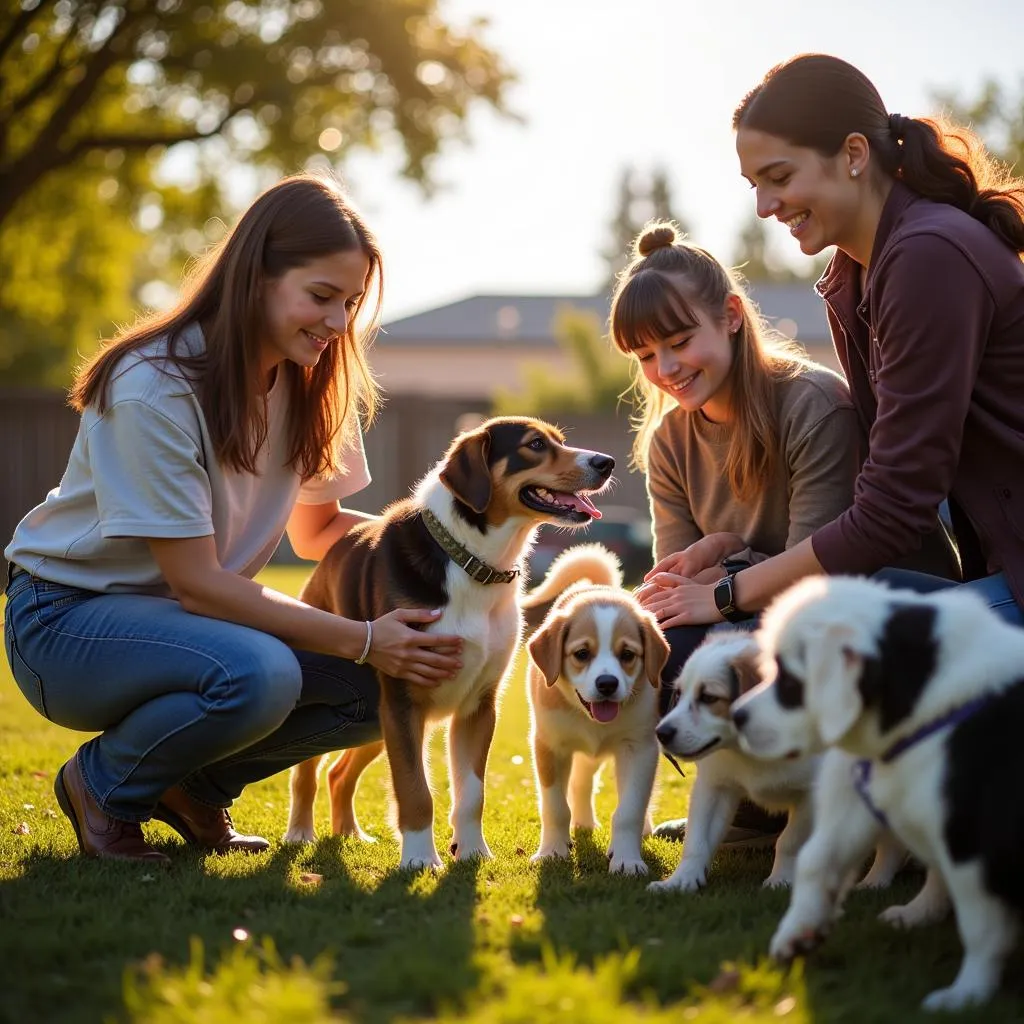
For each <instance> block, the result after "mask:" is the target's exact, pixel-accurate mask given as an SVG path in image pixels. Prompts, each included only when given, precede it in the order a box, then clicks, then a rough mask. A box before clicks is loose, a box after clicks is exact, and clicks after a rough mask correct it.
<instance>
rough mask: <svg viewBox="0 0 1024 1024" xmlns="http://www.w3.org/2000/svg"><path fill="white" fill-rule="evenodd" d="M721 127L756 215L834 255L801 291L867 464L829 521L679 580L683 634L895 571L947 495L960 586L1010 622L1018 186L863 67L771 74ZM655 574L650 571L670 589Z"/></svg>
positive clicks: (1019, 530)
mask: <svg viewBox="0 0 1024 1024" xmlns="http://www.w3.org/2000/svg"><path fill="white" fill-rule="evenodd" d="M733 125H734V128H735V129H736V148H737V152H738V154H739V158H740V167H741V171H742V174H743V176H744V177H745V178H746V179H747V180H748V181H749V182H750V184H751V187H752V188H753V189H754V190H755V193H756V196H757V212H758V214H759V216H761V217H775V218H776V219H777V220H779V221H781V222H782V223H783V224H785V225H786V226H787V227H788V228H789V231H790V234H791V235H792V236H793V237H794V238H795V239H796V240H797V242H798V244H799V246H800V249H801V250H802V251H803V252H804V253H806V254H807V255H814V254H816V253H819V252H821V251H822V250H823V249H825V248H827V247H828V246H835V247H836V250H837V251H836V254H835V256H834V257H833V259H832V262H831V263H830V264H829V267H828V269H827V270H826V272H825V275H824V276H823V277H822V279H821V281H820V282H819V283H818V285H817V289H818V292H819V294H820V295H821V297H822V298H823V299H824V301H825V304H826V306H827V307H828V318H829V324H830V327H831V330H832V337H833V341H834V343H835V346H836V350H837V352H838V355H839V359H840V361H841V363H842V365H843V369H844V370H845V372H846V376H847V379H848V381H849V385H850V391H851V395H852V397H853V400H854V404H855V406H856V409H857V412H858V416H859V419H860V423H861V426H862V428H863V432H864V437H865V439H866V445H865V458H864V462H863V465H862V468H861V472H860V476H859V477H858V480H857V483H856V491H855V500H854V504H853V506H852V507H851V508H850V509H849V510H848V511H847V512H845V513H844V514H843V515H841V516H840V517H839V518H838V519H836V520H834V521H833V522H831V523H829V524H828V525H826V526H824V527H822V528H820V529H819V530H818V531H817V532H815V533H814V534H813V535H812V536H811V537H809V538H808V539H807V540H805V541H803V542H802V543H800V544H798V545H796V546H794V547H792V548H790V549H789V550H788V551H785V552H783V553H782V554H780V555H777V556H775V557H774V558H770V559H768V560H767V561H764V562H760V563H759V564H757V565H754V566H751V567H750V568H747V569H743V570H742V571H741V572H739V573H736V574H735V575H734V576H732V577H727V578H725V579H723V580H721V581H720V582H719V583H718V584H715V585H704V586H701V585H698V584H689V585H682V591H683V593H684V594H685V606H686V613H685V614H686V615H687V617H688V619H689V621H690V622H693V623H703V622H716V621H718V620H719V619H720V618H723V617H724V618H726V619H738V618H740V617H742V616H743V615H744V614H745V613H749V612H755V611H757V610H759V609H761V608H763V607H764V606H765V605H766V604H767V603H768V602H769V601H770V600H771V598H772V597H774V595H775V594H777V593H779V592H780V591H781V590H783V589H784V588H785V587H786V586H788V585H789V584H791V583H793V582H794V581H795V580H797V579H799V578H801V577H803V576H807V575H810V574H813V573H850V574H858V575H870V574H874V573H877V572H879V570H882V569H883V568H885V567H887V566H892V565H894V564H896V563H897V562H900V561H903V560H904V559H905V558H906V557H907V556H909V555H911V554H912V553H913V552H915V551H916V550H918V549H919V548H920V546H921V544H922V542H923V541H924V540H926V539H927V538H928V536H929V534H931V533H932V531H933V529H934V525H935V521H936V510H937V509H938V508H939V506H940V504H941V503H942V502H944V501H946V502H948V505H949V509H950V512H951V518H952V526H953V531H954V533H955V537H956V541H957V546H958V548H959V552H960V561H961V565H962V568H963V578H964V580H965V581H967V582H966V584H965V585H966V586H970V587H972V588H975V589H978V590H979V591H981V592H982V594H983V596H984V597H985V598H986V600H988V602H989V604H990V605H991V606H992V607H993V608H995V609H996V610H997V611H998V612H999V614H1001V615H1002V616H1003V617H1004V618H1006V619H1008V620H1009V621H1011V622H1015V623H1018V624H1024V611H1022V609H1024V263H1022V261H1021V253H1024V180H1021V179H1016V180H1015V179H1012V178H1010V177H1009V176H1008V175H1007V174H1006V173H1004V172H1002V170H1001V168H1000V167H999V165H997V164H996V163H995V162H994V161H993V160H992V159H991V158H990V157H989V156H988V155H987V154H986V153H985V151H984V149H983V147H982V146H981V144H980V143H979V142H978V141H977V139H975V138H974V137H973V136H972V135H971V134H970V133H969V132H967V131H965V130H962V129H957V128H953V127H951V126H948V125H946V124H944V123H942V122H939V121H934V120H928V119H923V118H921V119H917V118H909V117H903V116H902V115H900V114H892V113H889V112H887V110H886V108H885V105H884V104H883V103H882V100H881V98H880V97H879V95H878V92H877V90H876V89H875V87H874V86H873V85H872V84H871V82H870V81H868V79H867V78H865V77H864V75H863V74H861V72H859V71H858V70H857V69H856V68H853V67H851V66H850V65H849V64H847V63H845V62H844V61H841V60H838V59H837V58H835V57H830V56H825V55H821V54H805V55H802V56H798V57H795V58H793V59H792V60H790V61H787V62H786V63H784V64H780V65H778V66H777V67H775V68H773V69H772V70H771V71H769V73H768V74H767V75H766V76H765V78H764V80H763V81H762V82H761V83H760V84H759V85H758V86H756V87H755V88H754V89H753V90H752V91H751V92H750V93H749V94H748V95H747V96H746V97H745V98H744V99H743V102H742V103H741V104H740V105H739V107H738V109H737V110H736V114H735V117H734V120H733ZM670 562H671V559H665V560H664V561H663V562H662V563H659V565H657V566H655V567H654V569H653V570H652V572H651V574H650V575H649V578H651V579H654V578H656V577H657V575H658V574H659V573H665V576H663V577H662V579H663V580H664V581H665V583H666V584H671V585H673V586H681V584H680V582H679V577H678V576H670V574H671V572H672V568H671V565H670V564H669V563H670ZM885 575H886V576H887V577H888V578H889V580H890V582H892V583H893V584H894V585H900V586H912V587H914V588H916V589H922V590H927V589H934V588H937V587H940V586H949V585H950V584H949V582H948V581H945V580H940V579H938V578H932V577H928V576H922V575H921V574H911V573H900V572H899V571H898V570H896V571H893V570H889V571H888V572H887V573H886V574H885ZM675 596H676V602H675V606H676V609H677V610H678V607H679V597H680V596H681V595H680V594H679V593H677V594H676V595H675Z"/></svg>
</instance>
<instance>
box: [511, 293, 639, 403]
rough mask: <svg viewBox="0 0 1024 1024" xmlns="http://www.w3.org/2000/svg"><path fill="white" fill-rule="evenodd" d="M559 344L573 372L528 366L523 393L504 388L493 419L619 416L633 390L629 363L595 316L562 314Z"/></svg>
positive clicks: (556, 331)
mask: <svg viewBox="0 0 1024 1024" xmlns="http://www.w3.org/2000/svg"><path fill="white" fill-rule="evenodd" d="M553 329H554V335H555V341H556V342H557V343H558V346H559V348H560V349H561V350H562V352H563V353H564V354H565V357H566V359H567V361H568V363H569V367H570V369H569V371H568V372H567V373H566V374H564V375H562V374H559V375H555V374H552V372H551V369H550V367H549V366H547V365H544V364H527V365H526V366H525V367H524V369H523V376H524V377H525V378H526V387H525V388H524V389H523V390H522V391H513V390H511V389H508V388H499V389H498V391H497V393H496V394H495V398H494V414H495V415H496V416H504V415H509V416H511V415H525V416H541V417H543V416H557V415H564V414H568V413H603V412H615V411H616V409H617V408H618V405H619V402H620V400H621V398H622V396H623V394H624V392H626V391H628V390H629V388H630V385H631V383H632V382H631V379H630V370H629V365H630V364H629V360H628V359H625V358H623V356H622V355H621V354H620V353H619V352H617V351H613V350H612V348H611V346H610V345H609V343H608V340H607V338H605V337H604V335H603V333H602V331H601V324H600V321H599V320H598V319H597V317H596V316H594V314H593V313H587V312H583V311H581V310H579V309H575V308H573V307H567V308H565V309H562V310H561V311H559V313H558V315H557V316H556V318H555V322H554V325H553Z"/></svg>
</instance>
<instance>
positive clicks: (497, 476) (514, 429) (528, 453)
mask: <svg viewBox="0 0 1024 1024" xmlns="http://www.w3.org/2000/svg"><path fill="white" fill-rule="evenodd" d="M614 468H615V460H614V459H613V458H612V457H611V456H610V455H604V454H603V453H601V452H595V451H590V450H588V449H585V448H571V447H569V446H568V445H567V444H566V443H565V437H564V436H563V435H562V433H561V431H559V430H558V429H557V428H556V427H554V426H552V425H551V424H550V423H545V422H543V421H542V420H537V419H530V418H527V417H519V416H503V417H496V418H494V419H491V420H488V421H487V422H486V423H484V424H483V425H482V426H480V427H479V428H477V429H476V430H474V431H472V432H470V433H466V434H462V435H461V436H459V437H458V438H457V439H456V441H455V443H454V444H453V445H452V447H451V448H450V449H449V451H448V454H447V455H446V456H445V460H444V464H443V466H442V469H441V474H440V477H441V481H442V483H444V484H445V486H446V487H447V488H448V489H449V490H450V491H451V492H452V494H453V495H454V496H455V497H456V498H457V499H458V501H459V505H458V511H459V514H460V515H461V516H462V517H463V518H464V519H466V520H467V521H468V522H471V523H473V525H476V526H478V527H479V528H480V529H481V530H482V529H484V528H485V527H487V526H500V525H501V524H502V523H504V522H505V521H507V520H508V519H511V518H519V519H527V520H529V521H530V522H531V524H534V523H540V522H553V523H557V524H559V525H561V526H585V525H587V524H588V523H590V522H591V520H593V519H600V518H601V513H600V511H599V510H598V509H597V507H596V506H595V505H594V503H593V502H592V501H591V500H590V497H589V495H591V494H593V493H594V492H597V491H601V490H603V489H604V487H605V485H606V484H607V483H608V481H609V479H610V478H611V473H612V470H613V469H614Z"/></svg>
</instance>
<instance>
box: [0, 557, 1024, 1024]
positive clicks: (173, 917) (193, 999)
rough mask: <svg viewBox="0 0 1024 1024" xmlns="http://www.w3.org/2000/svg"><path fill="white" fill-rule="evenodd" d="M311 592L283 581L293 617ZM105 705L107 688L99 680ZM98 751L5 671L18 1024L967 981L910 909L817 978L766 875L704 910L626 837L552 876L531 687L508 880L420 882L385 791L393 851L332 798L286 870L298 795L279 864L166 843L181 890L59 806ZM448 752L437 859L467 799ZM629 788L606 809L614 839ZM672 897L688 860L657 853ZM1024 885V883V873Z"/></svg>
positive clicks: (596, 1016)
mask: <svg viewBox="0 0 1024 1024" xmlns="http://www.w3.org/2000/svg"><path fill="white" fill-rule="evenodd" d="M301 578H302V577H301V573H298V572H296V571H295V570H284V569H272V570H269V571H268V572H267V573H266V574H265V575H264V579H265V580H266V581H267V582H268V583H270V584H271V585H273V586H276V587H279V588H280V589H282V590H287V591H289V592H292V593H294V592H295V591H296V590H297V589H298V586H299V584H300V583H301ZM82 685H83V686H91V685H101V681H100V680H91V679H83V680H82ZM82 739H83V737H82V736H79V735H76V734H74V733H71V732H68V731H66V730H63V729H59V728H56V727H54V726H51V725H49V724H47V723H46V722H44V721H43V720H42V719H41V718H39V717H38V716H37V715H36V714H35V712H34V711H32V709H31V708H30V707H29V705H28V704H27V702H26V701H24V700H23V698H22V697H21V695H20V694H19V693H18V691H17V689H16V688H15V687H14V685H13V682H12V681H11V678H10V675H9V673H8V671H7V668H6V664H5V663H3V665H2V667H0V780H2V786H0V1020H2V1021H11V1022H18V1024H27V1022H35V1021H45V1022H47V1024H50V1022H71V1021H74V1022H96V1024H100V1022H108V1021H109V1022H113V1021H133V1022H168V1024H169V1022H181V1024H184V1022H186V1021H187V1022H198V1024H206V1022H209V1024H213V1022H218V1024H219V1022H223V1021H229V1020H238V1021H243V1022H245V1024H264V1022H270V1021H295V1022H304V1024H316V1022H321V1021H327V1020H351V1021H361V1022H362V1021H365V1022H377V1021H391V1020H402V1021H417V1020H440V1021H467V1022H481V1024H482V1022H502V1024H506V1022H507V1024H512V1022H522V1024H528V1022H529V1024H533V1022H547V1021H559V1022H566V1021H586V1022H587V1024H621V1022H622V1021H625V1020H637V1021H645V1022H659V1024H660V1022H669V1021H672V1022H678V1021H681V1020H682V1021H690V1020H695V1021H707V1022H725V1021H733V1020H742V1021H775V1020H779V1019H784V1020H788V1021H849V1022H857V1024H869V1022H891V1021H904V1020H934V1019H935V1018H934V1017H930V1016H928V1015H926V1014H924V1013H922V1012H920V1011H919V1010H918V1009H917V1006H918V1004H919V1002H920V1000H921V998H922V997H923V996H924V995H925V994H926V993H927V992H929V991H930V990H931V989H933V988H935V987H938V986H940V985H945V984H948V983H949V982H951V981H952V978H953V975H954V973H955V971H956V969H957V966H958V964H959V958H960V944H959V941H958V939H957V936H956V932H955V929H954V927H953V924H952V922H947V923H946V924H944V925H942V926H940V927H936V928H931V929H928V930H925V931H923V932H920V933H914V934H901V933H897V932H893V931H890V930H889V929H887V928H886V927H885V926H883V925H882V924H880V923H879V922H877V921H876V920H875V915H876V914H877V913H878V911H879V910H881V909H882V908H884V907H885V906H887V905H888V904H889V903H890V902H893V900H894V899H898V900H899V901H901V902H902V901H904V900H905V899H907V898H909V896H910V895H912V893H913V891H914V889H915V887H916V886H917V885H919V884H920V878H921V876H920V875H919V874H909V875H908V876H907V877H904V878H902V879H901V880H900V882H899V884H898V885H897V887H896V889H895V891H894V892H893V893H889V894H873V893H854V894H853V895H852V897H851V898H850V900H849V902H848V905H847V911H846V915H845V917H844V919H843V920H842V921H841V922H840V924H839V926H838V928H837V930H836V932H835V933H834V934H833V936H832V937H831V938H830V940H829V941H828V943H827V944H826V945H825V946H824V947H823V948H822V949H821V950H820V951H819V952H818V953H817V954H816V955H815V956H814V957H813V958H812V959H811V960H810V961H809V963H808V964H807V965H806V967H805V969H801V967H800V966H799V965H798V966H797V968H796V969H795V970H794V971H793V972H792V973H789V974H785V973H784V972H782V971H781V970H779V969H778V968H776V967H775V966H772V965H770V964H768V963H767V962H766V960H765V958H764V954H765V950H766V949H767V945H768V939H769V937H770V936H771V933H772V931H773V929H774V927H775V925H776V923H777V922H778V920H779V918H780V916H781V915H782V913H783V911H784V909H785V907H786V904H787V902H788V895H787V894H786V893H783V892H765V891H763V890H762V889H761V888H760V882H761V879H762V878H763V877H764V876H765V875H766V874H767V873H768V870H769V866H770V857H769V855H768V854H767V853H764V852H762V853H748V854H740V853H733V854H720V855H719V857H718V858H717V860H716V861H715V865H714V868H713V870H712V873H711V879H710V884H709V887H708V888H707V889H705V890H704V891H703V892H701V893H699V894H694V895H689V894H677V895H672V896H664V895H663V896H655V895H654V894H651V893H648V892H647V891H646V888H645V885H646V882H645V880H643V879H638V878H621V877H610V876H609V875H608V874H607V865H606V862H605V858H604V852H603V851H604V847H605V845H606V843H607V838H608V837H607V831H606V828H601V829H599V830H598V831H597V832H596V833H595V834H594V835H593V836H589V835H585V834H581V835H579V836H578V837H577V843H576V848H575V851H574V855H573V858H572V860H571V861H569V862H563V863H554V864H546V865H544V866H542V867H538V866H535V865H532V864H531V863H530V861H529V856H530V854H531V853H532V852H533V851H534V849H535V848H536V844H537V839H538V834H539V822H538V815H537V809H536V805H535V798H534V789H533V776H532V771H531V766H530V754H529V749H528V743H527V714H526V702H525V697H524V692H523V677H522V666H521V665H520V667H519V671H517V672H516V674H515V675H514V676H513V678H512V681H511V684H510V686H509V687H508V690H507V692H506V694H505V699H504V702H503V705H502V710H501V716H500V720H499V724H498V731H497V736H496V738H495V743H494V747H493V748H492V751H491V758H490V764H489V773H488V778H487V807H486V812H485V828H486V834H487V837H488V841H489V843H490V846H491V849H492V850H493V851H494V854H495V857H494V860H493V861H491V862H488V863H483V864H454V863H450V864H449V866H448V869H447V870H446V871H445V872H444V873H442V874H440V875H437V876H434V875H429V874H417V875H409V874H400V873H398V872H397V870H396V868H397V864H398V853H399V851H398V846H397V844H396V842H395V840H394V839H393V838H392V835H391V833H390V831H389V828H388V825H387V821H388V796H387V784H386V774H385V769H384V766H383V765H382V764H379V763H378V764H376V765H374V766H372V767H371V769H370V770H369V772H368V773H367V775H366V776H365V778H364V782H363V785H362V787H361V790H360V793H359V812H360V817H361V820H362V823H363V825H364V827H366V828H367V829H368V831H370V832H371V833H373V834H374V835H376V836H378V837H379V841H378V842H377V843H376V844H375V845H362V844H360V843H358V842H357V841H354V840H345V841H341V840H339V839H337V838H334V837H331V836H329V835H328V834H327V833H328V831H329V829H328V818H327V814H328V812H327V805H326V801H325V796H324V794H323V793H321V796H320V799H319V801H318V806H317V822H318V828H319V830H320V832H321V834H322V835H323V838H322V839H320V840H319V842H317V843H316V844H315V845H314V846H311V847H304V848H296V847H286V846H282V845H281V844H280V842H279V837H280V835H281V832H282V831H283V828H284V824H285V818H286V813H287V805H288V785H287V782H288V780H287V777H286V776H285V775H280V776H278V777H276V778H273V779H270V780H268V781H266V782H264V783H261V784H260V785H257V786H253V787H251V788H250V789H249V790H247V791H246V793H245V794H244V796H243V797H242V799H241V800H240V801H239V803H238V805H237V806H236V808H235V819H236V822H237V824H238V825H239V826H240V827H241V828H242V829H244V830H246V831H253V832H259V833H262V834H264V835H266V836H267V837H268V838H271V839H273V840H274V844H273V846H272V848H271V849H270V850H269V851H268V852H266V853H264V854H260V855H257V856H251V857H250V856H245V855H243V854H232V855H230V856H228V857H215V856H209V857H203V856H199V855H197V854H196V853H194V852H192V851H190V850H188V849H186V848H185V847H184V846H183V845H182V843H181V842H180V841H179V839H178V838H177V836H176V835H174V834H173V833H172V832H170V831H169V830H166V829H164V828H163V826H159V825H153V826H147V828H150V829H151V832H150V835H151V836H152V837H154V838H155V839H156V841H157V842H158V843H159V845H160V846H161V848H163V849H164V850H166V851H167V852H168V853H169V854H170V855H171V856H172V858H173V864H172V866H171V867H170V868H169V869H153V868H149V869H147V868H146V867H144V866H140V865H129V864H125V865H117V864H111V863H98V862H95V861H88V860H85V859H83V858H81V857H79V856H78V854H77V847H76V845H75V840H74V836H73V834H72V831H71V827H70V826H69V824H68V823H67V821H66V820H65V819H64V817H63V816H62V815H61V814H60V812H59V811H58V809H57V804H56V801H55V799H54V796H53V790H52V785H53V776H54V772H55V771H56V769H57V768H58V767H59V766H60V764H61V763H62V762H63V760H64V759H65V758H67V757H68V756H69V755H70V754H71V753H72V751H73V750H74V749H75V748H76V746H77V745H78V744H79V743H80V742H81V741H82ZM439 741H440V737H435V743H434V746H433V752H434V757H433V764H434V772H433V775H434V779H435V791H436V793H437V831H438V838H439V841H438V847H439V848H440V849H444V848H446V847H447V840H448V826H447V812H448V788H447V779H446V772H445V766H444V759H443V757H442V756H441V746H440V742H439ZM691 780H692V773H689V772H688V777H687V779H685V780H682V779H679V778H678V777H677V776H676V775H675V774H674V773H673V772H672V770H671V767H670V766H668V765H667V763H666V764H665V765H664V767H663V770H662V773H661V776H660V779H659V787H658V791H657V795H656V803H655V811H656V813H655V818H656V820H657V819H658V818H661V817H675V816H678V815H679V814H681V813H684V811H685V800H686V791H687V786H688V783H689V782H690V781H691ZM614 799H615V794H614V782H613V780H612V779H611V773H609V779H608V781H607V783H606V786H605V788H604V790H603V791H602V792H601V793H600V794H599V797H598V808H599V811H600V819H601V821H602V822H603V823H604V825H605V826H606V825H607V821H608V818H609V815H610V813H611V810H612V808H613V806H614ZM644 850H645V857H646V859H647V862H648V864H649V866H650V868H651V872H652V877H656V878H657V877H663V876H665V875H666V874H668V873H669V872H670V871H671V870H672V869H673V868H674V866H675V863H676V860H677V858H678V856H679V847H678V846H676V845H675V844H672V843H668V842H665V841H662V840H647V841H646V843H645V847H644ZM1022 870H1024V862H1022ZM1020 964H1021V955H1020V954H1019V953H1018V954H1016V955H1015V956H1014V958H1013V959H1012V960H1011V963H1010V966H1009V969H1008V971H1007V976H1008V977H1007V982H1006V992H1005V994H1003V995H1001V996H1000V997H999V998H998V999H997V1000H996V1001H995V1002H993V1003H992V1004H991V1005H990V1006H988V1007H986V1008H984V1009H982V1010H978V1011H975V1012H972V1013H968V1014H963V1015H961V1016H960V1017H959V1018H958V1019H960V1020H970V1021H984V1022H986V1024H990V1022H1000V1021H1006V1022H1010V1021H1020V1020H1021V1019H1022V1017H1024V984H1022V982H1021V981H1019V980H1017V979H1018V978H1019V975H1020Z"/></svg>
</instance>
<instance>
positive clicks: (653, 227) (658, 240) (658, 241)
mask: <svg viewBox="0 0 1024 1024" xmlns="http://www.w3.org/2000/svg"><path fill="white" fill-rule="evenodd" d="M678 239H679V236H678V234H677V233H676V226H675V225H674V224H672V223H670V222H668V221H661V222H659V223H656V224H648V225H647V227H646V228H644V230H643V232H642V233H641V234H640V237H639V238H637V240H636V251H637V253H638V254H639V255H640V256H650V254H651V253H652V252H654V251H655V249H665V248H667V247H668V246H670V245H675V244H676V242H677V241H678Z"/></svg>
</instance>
